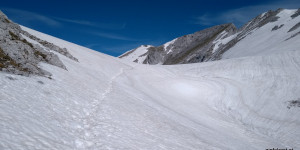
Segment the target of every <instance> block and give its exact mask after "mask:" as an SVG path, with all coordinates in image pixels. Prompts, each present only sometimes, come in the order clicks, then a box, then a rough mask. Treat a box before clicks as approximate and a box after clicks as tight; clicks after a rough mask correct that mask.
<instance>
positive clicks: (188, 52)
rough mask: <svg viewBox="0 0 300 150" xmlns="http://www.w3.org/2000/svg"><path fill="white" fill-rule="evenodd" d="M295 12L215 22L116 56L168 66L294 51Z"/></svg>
mask: <svg viewBox="0 0 300 150" xmlns="http://www.w3.org/2000/svg"><path fill="white" fill-rule="evenodd" d="M299 12H300V9H298V10H287V9H278V10H276V11H268V12H266V13H263V14H261V15H259V16H257V17H255V18H254V19H252V20H251V21H249V22H248V23H247V24H245V25H244V26H243V27H241V28H240V29H237V28H236V27H235V26H234V25H233V24H224V25H218V26H214V27H211V28H208V29H205V30H202V31H199V32H196V33H193V34H189V35H185V36H182V37H179V38H176V39H174V40H172V41H170V42H167V43H166V44H164V45H161V46H158V47H154V46H150V47H145V48H141V47H140V48H137V49H134V50H131V51H129V52H126V53H125V54H123V55H121V56H119V57H120V58H122V59H125V60H129V61H133V62H137V63H143V64H164V65H170V64H186V63H197V62H206V61H213V60H220V59H226V58H233V57H238V56H250V55H260V54H263V53H269V52H271V53H272V52H275V51H282V50H284V51H288V50H294V49H295V48H298V47H300V42H299V40H300V36H297V35H299V33H300V30H299V26H300V18H299V17H298V16H299ZM266 49H268V50H266Z"/></svg>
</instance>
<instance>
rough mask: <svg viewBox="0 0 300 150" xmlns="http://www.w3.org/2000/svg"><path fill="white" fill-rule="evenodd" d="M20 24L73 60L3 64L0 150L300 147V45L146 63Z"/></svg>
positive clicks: (0, 86) (1, 75)
mask: <svg viewBox="0 0 300 150" xmlns="http://www.w3.org/2000/svg"><path fill="white" fill-rule="evenodd" d="M22 28H23V29H24V30H26V31H28V32H29V33H31V34H33V35H35V36H37V37H39V38H41V39H43V40H47V41H48V42H52V43H54V44H56V45H58V46H61V47H66V48H67V49H68V50H70V53H72V54H73V55H74V56H75V57H76V58H78V60H79V62H75V61H73V60H71V59H68V58H67V57H64V56H63V55H61V54H57V55H58V56H59V57H60V59H61V60H62V61H63V63H64V64H65V65H66V67H67V68H68V71H67V70H64V69H61V68H59V67H55V66H52V65H49V64H43V63H42V64H40V66H41V67H42V68H43V69H45V70H47V71H49V72H51V73H52V74H53V76H52V77H53V79H52V80H50V79H48V78H43V77H39V76H31V77H23V76H17V75H12V74H7V73H3V72H0V116H1V117H0V138H1V140H0V149H58V150H61V149H178V150H181V149H195V150H198V149H220V150H221V149H230V150H231V149H236V150H238V149H249V150H252V149H266V148H269V147H278V148H294V149H299V148H300V142H299V141H300V136H299V135H300V118H299V111H300V107H298V106H297V105H293V104H294V103H298V102H299V103H300V83H299V82H298V81H300V76H299V74H300V60H299V59H298V58H299V57H300V51H299V50H296V51H282V52H281V53H279V54H272V55H266V56H256V57H244V58H237V59H228V60H221V61H214V62H206V63H201V64H188V65H174V66H150V65H140V64H136V63H128V62H126V61H123V62H120V61H119V59H117V58H113V57H110V56H107V55H104V54H101V53H98V52H96V51H92V50H90V49H87V48H84V47H81V46H78V45H76V44H73V43H70V42H66V41H63V40H60V39H57V38H54V37H52V36H49V35H45V34H43V33H40V32H37V31H34V30H31V29H29V28H25V27H22ZM124 62H126V63H124Z"/></svg>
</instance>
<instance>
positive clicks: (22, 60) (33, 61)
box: [0, 11, 78, 77]
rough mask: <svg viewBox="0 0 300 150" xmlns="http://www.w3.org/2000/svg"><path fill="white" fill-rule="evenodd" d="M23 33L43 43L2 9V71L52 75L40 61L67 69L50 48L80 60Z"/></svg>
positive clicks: (0, 45)
mask: <svg viewBox="0 0 300 150" xmlns="http://www.w3.org/2000/svg"><path fill="white" fill-rule="evenodd" d="M22 34H23V35H25V36H27V37H31V39H33V40H35V41H37V42H39V43H42V40H40V39H38V38H37V37H35V36H33V35H31V34H29V33H27V32H26V31H23V30H22V29H21V28H20V26H19V25H17V24H15V23H13V22H12V21H11V20H9V19H8V18H7V16H6V15H5V14H3V13H2V12H1V11H0V71H4V72H9V73H13V74H18V75H25V76H28V75H31V74H33V75H40V76H45V77H50V76H51V73H49V72H47V71H45V70H43V69H41V68H40V67H39V66H38V64H39V63H40V62H44V63H48V64H51V65H54V66H57V67H60V68H62V69H65V70H67V68H66V66H65V65H64V64H63V63H62V62H61V60H60V59H59V58H58V56H57V55H55V54H54V53H52V52H50V50H54V51H57V52H59V53H61V54H63V55H65V56H66V57H69V58H71V59H73V60H75V61H78V60H77V59H76V58H75V57H73V56H72V55H71V54H69V53H68V51H67V50H66V49H63V48H60V47H58V46H56V45H54V44H52V43H48V42H46V41H44V43H45V44H41V45H43V46H45V47H47V48H49V49H48V50H46V49H45V48H42V47H41V46H40V45H37V44H32V43H30V42H29V41H27V40H26V39H25V38H23V36H22ZM32 37H33V38H32Z"/></svg>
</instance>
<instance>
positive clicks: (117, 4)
mask: <svg viewBox="0 0 300 150" xmlns="http://www.w3.org/2000/svg"><path fill="white" fill-rule="evenodd" d="M277 8H289V9H296V8H300V2H299V0H264V1H261V0H251V1H247V0H238V1H236V0H227V1H224V0H205V1H201V0H184V1H183V0H181V1H176V0H172V1H169V0H151V1H150V0H149V1H143V0H136V1H135V0H126V1H125V0H119V1H117V0H110V1H96V0H84V1H83V0H80V1H79V0H51V1H50V0H49V1H47V0H45V1H41V0H38V1H37V0H26V1H18V2H16V1H3V2H1V6H0V9H1V10H2V11H3V12H4V13H5V14H6V15H7V16H8V17H9V18H10V19H11V20H13V21H15V22H17V23H19V24H21V25H24V26H27V27H29V28H32V29H35V30H38V31H41V32H43V33H46V34H50V35H53V36H55V37H58V38H61V39H64V40H67V41H70V42H73V43H76V44H79V45H82V46H86V47H89V48H91V49H94V50H96V51H99V52H103V53H106V54H109V55H112V56H118V55H120V54H122V53H124V52H125V51H127V50H130V49H133V48H136V47H138V46H139V45H142V44H150V45H155V46H158V45H161V44H163V43H165V42H167V41H170V40H172V39H174V38H176V37H179V36H183V35H185V34H190V33H193V32H196V31H199V30H202V29H205V28H208V27H211V26H213V25H218V24H223V23H234V24H235V25H236V26H238V27H240V26H241V25H243V24H244V23H246V22H247V21H249V20H250V19H252V18H253V17H255V16H257V15H259V14H261V13H263V12H265V11H267V10H271V9H272V10H274V9H277Z"/></svg>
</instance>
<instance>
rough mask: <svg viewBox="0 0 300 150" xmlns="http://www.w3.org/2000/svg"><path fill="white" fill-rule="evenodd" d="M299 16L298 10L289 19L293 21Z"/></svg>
mask: <svg viewBox="0 0 300 150" xmlns="http://www.w3.org/2000/svg"><path fill="white" fill-rule="evenodd" d="M299 15H300V8H299V9H298V10H297V11H296V12H295V13H294V14H293V15H291V17H292V18H293V19H294V18H296V17H298V16H299Z"/></svg>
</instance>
